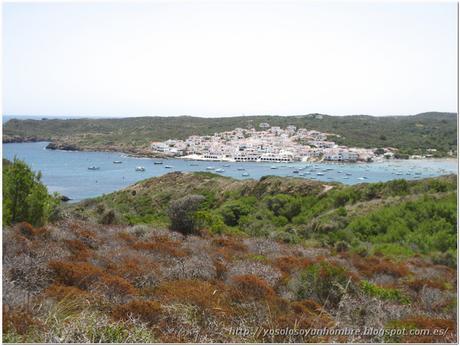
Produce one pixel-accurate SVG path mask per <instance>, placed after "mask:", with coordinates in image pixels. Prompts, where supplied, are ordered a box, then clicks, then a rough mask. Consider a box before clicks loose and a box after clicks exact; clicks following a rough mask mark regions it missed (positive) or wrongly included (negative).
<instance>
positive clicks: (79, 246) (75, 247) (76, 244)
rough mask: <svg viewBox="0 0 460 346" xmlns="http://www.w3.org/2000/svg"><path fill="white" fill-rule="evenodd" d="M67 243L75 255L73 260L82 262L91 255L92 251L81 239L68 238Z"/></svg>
mask: <svg viewBox="0 0 460 346" xmlns="http://www.w3.org/2000/svg"><path fill="white" fill-rule="evenodd" d="M65 243H66V245H67V248H68V249H69V250H70V252H71V253H72V255H73V258H72V260H74V261H79V262H82V261H86V260H87V259H88V258H89V257H90V256H91V251H90V250H89V248H88V247H87V246H86V244H84V243H83V242H82V241H81V240H78V239H66V240H65Z"/></svg>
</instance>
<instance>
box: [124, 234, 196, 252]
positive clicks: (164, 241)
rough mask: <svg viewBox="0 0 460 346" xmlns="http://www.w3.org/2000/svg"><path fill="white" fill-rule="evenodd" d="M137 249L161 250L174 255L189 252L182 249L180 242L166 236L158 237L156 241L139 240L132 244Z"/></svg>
mask: <svg viewBox="0 0 460 346" xmlns="http://www.w3.org/2000/svg"><path fill="white" fill-rule="evenodd" d="M131 247H132V248H133V249H136V250H146V251H151V252H159V253H160V254H163V255H168V256H173V257H184V256H186V255H187V253H186V252H185V251H184V250H182V249H181V246H180V243H179V242H177V241H173V240H170V239H168V238H166V237H157V238H156V239H155V240H154V241H138V242H135V243H134V244H132V245H131Z"/></svg>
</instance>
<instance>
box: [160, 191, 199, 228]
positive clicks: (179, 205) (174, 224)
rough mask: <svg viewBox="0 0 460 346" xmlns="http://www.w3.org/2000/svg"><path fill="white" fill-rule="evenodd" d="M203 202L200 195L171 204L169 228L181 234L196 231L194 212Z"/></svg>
mask: <svg viewBox="0 0 460 346" xmlns="http://www.w3.org/2000/svg"><path fill="white" fill-rule="evenodd" d="M204 200H205V197H204V196H201V195H190V196H185V197H183V198H180V199H178V200H175V201H173V202H171V205H170V206H169V210H168V215H169V218H170V219H171V228H172V229H173V230H175V231H179V232H181V233H183V234H186V235H187V234H191V233H194V232H195V231H196V226H197V225H196V219H195V212H196V211H197V210H198V209H199V208H200V206H201V204H202V203H203V201H204Z"/></svg>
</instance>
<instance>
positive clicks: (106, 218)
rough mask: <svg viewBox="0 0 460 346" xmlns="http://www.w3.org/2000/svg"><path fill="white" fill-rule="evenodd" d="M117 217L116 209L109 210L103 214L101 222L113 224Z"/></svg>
mask: <svg viewBox="0 0 460 346" xmlns="http://www.w3.org/2000/svg"><path fill="white" fill-rule="evenodd" d="M116 219H117V217H116V215H115V211H113V210H108V211H106V212H105V213H104V214H102V216H101V220H100V222H101V223H102V224H103V225H112V224H114V223H115V221H116Z"/></svg>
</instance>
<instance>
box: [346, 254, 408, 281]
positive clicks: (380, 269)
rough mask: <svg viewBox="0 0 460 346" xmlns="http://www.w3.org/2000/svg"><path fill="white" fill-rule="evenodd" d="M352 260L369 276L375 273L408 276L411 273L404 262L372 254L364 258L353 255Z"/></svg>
mask: <svg viewBox="0 0 460 346" xmlns="http://www.w3.org/2000/svg"><path fill="white" fill-rule="evenodd" d="M351 261H352V263H353V265H354V266H355V267H356V268H357V269H358V270H359V271H360V272H361V273H362V274H363V275H365V276H367V277H372V276H373V275H375V274H388V275H391V276H394V277H397V278H399V277H404V276H407V275H408V274H409V273H410V271H409V269H408V268H407V266H406V265H405V264H404V263H395V262H392V261H390V260H388V259H385V258H382V257H377V256H371V257H366V258H362V257H359V256H358V255H354V256H352V257H351Z"/></svg>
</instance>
